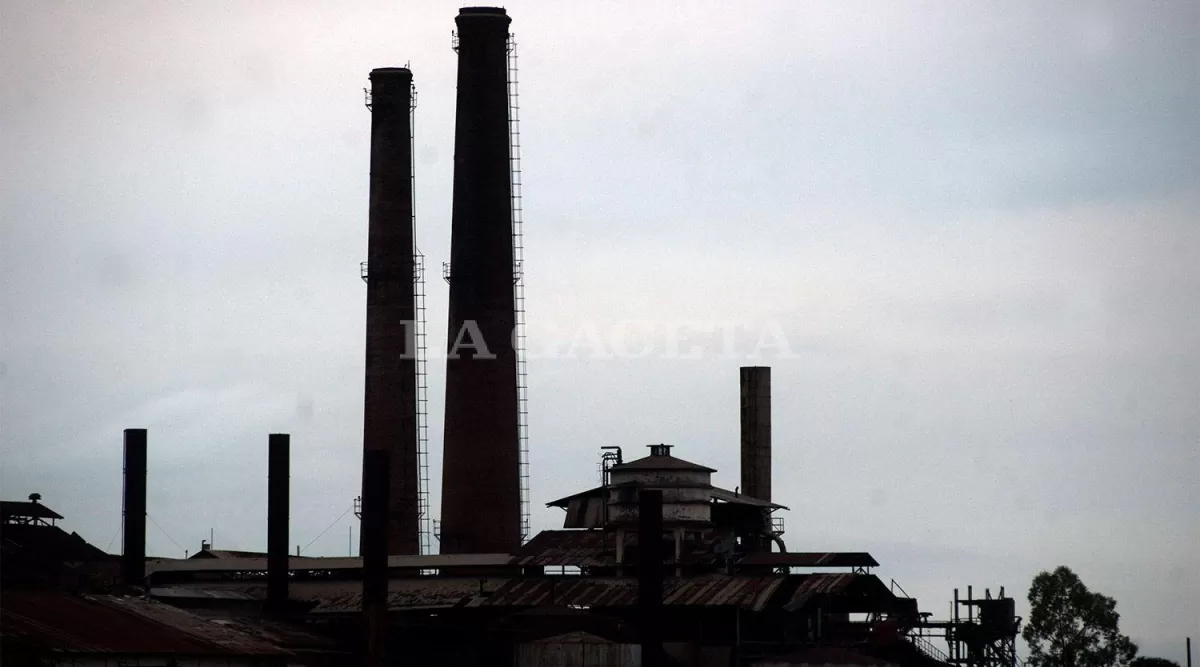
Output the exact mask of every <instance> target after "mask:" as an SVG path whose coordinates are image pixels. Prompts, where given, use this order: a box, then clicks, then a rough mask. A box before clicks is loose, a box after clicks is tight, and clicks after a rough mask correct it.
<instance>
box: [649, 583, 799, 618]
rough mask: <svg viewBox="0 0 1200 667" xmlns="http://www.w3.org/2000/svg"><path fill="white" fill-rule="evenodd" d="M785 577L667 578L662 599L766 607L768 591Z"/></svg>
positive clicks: (669, 601) (774, 589)
mask: <svg viewBox="0 0 1200 667" xmlns="http://www.w3.org/2000/svg"><path fill="white" fill-rule="evenodd" d="M785 579H786V577H783V576H760V577H739V576H722V575H714V576H711V577H702V578H700V577H698V578H694V579H675V580H668V582H667V586H666V590H665V592H664V596H663V597H664V603H665V604H668V605H718V606H736V607H742V608H743V609H748V610H750V611H762V610H763V609H765V608H766V605H767V601H768V600H770V599H771V595H772V594H774V593H775V591H776V590H778V589H779V587H780V585H782V584H783V582H784V581H785Z"/></svg>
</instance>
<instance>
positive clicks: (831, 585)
mask: <svg viewBox="0 0 1200 667" xmlns="http://www.w3.org/2000/svg"><path fill="white" fill-rule="evenodd" d="M796 576H800V577H803V579H801V581H800V585H799V586H797V587H796V591H795V592H794V593H792V598H791V600H789V601H788V602H787V603H786V604H784V606H783V608H784V609H785V610H787V611H795V610H797V609H801V608H803V607H804V605H806V604H808V602H809V600H812V599H813V598H814V597H816V596H819V595H837V594H840V593H843V592H844V591H845V590H846V589H847V588H849V587H850V586H851V585H853V584H854V583H855V582H856V581H858V579H859V578H860V577H870V578H874V577H873V576H872V575H869V574H853V573H849V572H839V573H829V574H826V573H820V574H807V575H796Z"/></svg>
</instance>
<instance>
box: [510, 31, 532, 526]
mask: <svg viewBox="0 0 1200 667" xmlns="http://www.w3.org/2000/svg"><path fill="white" fill-rule="evenodd" d="M517 86H518V78H517V40H516V38H515V37H514V36H513V35H511V34H510V35H509V36H508V134H509V153H508V160H509V172H510V173H511V175H512V176H511V177H512V192H511V199H512V239H513V313H514V316H515V325H514V328H513V350H514V352H515V353H516V356H517V442H518V445H519V452H520V458H519V461H520V463H519V471H520V477H521V543H522V544H524V543H525V542H526V541H528V540H529V536H530V525H529V386H528V382H527V377H526V374H527V368H526V365H525V364H526V358H525V357H526V355H525V245H524V239H523V237H522V229H521V226H522V225H521V115H520V105H519V104H518V103H517V98H518V95H517V93H518V89H517Z"/></svg>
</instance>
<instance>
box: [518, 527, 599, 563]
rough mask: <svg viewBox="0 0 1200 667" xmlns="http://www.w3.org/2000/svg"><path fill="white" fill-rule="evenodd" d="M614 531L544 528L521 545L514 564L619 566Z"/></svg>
mask: <svg viewBox="0 0 1200 667" xmlns="http://www.w3.org/2000/svg"><path fill="white" fill-rule="evenodd" d="M615 550H616V542H615V538H614V536H613V535H612V533H605V532H603V531H599V530H586V531H578V530H544V531H542V532H540V533H538V534H537V536H535V537H534V538H533V539H532V540H530V541H529V542H527V543H526V544H525V545H524V546H522V547H521V548H520V549H519V550H518V551H517V553H516V555H514V556H513V558H512V563H513V564H514V565H526V566H528V565H532V566H546V567H560V566H565V565H572V566H576V567H606V566H607V567H611V566H614V565H616V563H617V560H616V555H615Z"/></svg>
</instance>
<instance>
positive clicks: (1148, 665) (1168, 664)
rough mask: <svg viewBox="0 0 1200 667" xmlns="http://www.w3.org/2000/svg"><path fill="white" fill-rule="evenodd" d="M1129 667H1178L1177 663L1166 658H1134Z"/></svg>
mask: <svg viewBox="0 0 1200 667" xmlns="http://www.w3.org/2000/svg"><path fill="white" fill-rule="evenodd" d="M1129 667H1179V663H1178V662H1175V661H1174V660H1167V659H1166V658H1134V659H1133V662H1131V663H1129Z"/></svg>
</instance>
